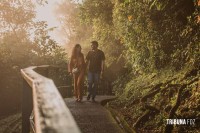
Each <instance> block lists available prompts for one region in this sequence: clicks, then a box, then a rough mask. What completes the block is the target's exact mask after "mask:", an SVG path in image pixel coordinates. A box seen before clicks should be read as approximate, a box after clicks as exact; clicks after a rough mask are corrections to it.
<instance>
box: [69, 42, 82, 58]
mask: <svg viewBox="0 0 200 133" xmlns="http://www.w3.org/2000/svg"><path fill="white" fill-rule="evenodd" d="M78 47H80V48H81V45H80V44H76V45H75V46H74V48H73V50H72V55H71V59H74V58H77V56H79V55H80V54H81V52H80V53H79V54H77V52H76V49H77V48H78Z"/></svg>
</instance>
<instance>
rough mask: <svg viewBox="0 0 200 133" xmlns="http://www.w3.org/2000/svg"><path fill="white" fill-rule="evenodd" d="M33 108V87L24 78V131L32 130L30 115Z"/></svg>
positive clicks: (26, 132)
mask: <svg viewBox="0 0 200 133" xmlns="http://www.w3.org/2000/svg"><path fill="white" fill-rule="evenodd" d="M32 110H33V98H32V89H31V87H30V86H29V85H28V83H27V82H26V81H25V80H24V79H23V90H22V133H29V132H30V116H31V112H32Z"/></svg>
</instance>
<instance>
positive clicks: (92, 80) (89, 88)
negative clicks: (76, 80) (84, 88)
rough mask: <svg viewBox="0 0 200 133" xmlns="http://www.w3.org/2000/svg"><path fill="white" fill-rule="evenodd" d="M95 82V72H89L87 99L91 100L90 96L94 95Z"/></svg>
mask: <svg viewBox="0 0 200 133" xmlns="http://www.w3.org/2000/svg"><path fill="white" fill-rule="evenodd" d="M93 82H94V78H93V73H91V72H88V97H87V100H90V96H91V95H92V89H93V88H92V85H93Z"/></svg>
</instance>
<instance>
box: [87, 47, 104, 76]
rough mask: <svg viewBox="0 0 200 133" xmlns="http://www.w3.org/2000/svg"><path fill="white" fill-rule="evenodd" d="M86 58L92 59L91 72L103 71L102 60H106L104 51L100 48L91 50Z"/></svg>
mask: <svg viewBox="0 0 200 133" xmlns="http://www.w3.org/2000/svg"><path fill="white" fill-rule="evenodd" d="M86 60H88V61H90V63H89V71H90V72H95V73H96V72H101V62H102V61H103V60H105V55H104V52H103V51H101V50H99V49H97V50H96V51H89V52H88V54H87V56H86Z"/></svg>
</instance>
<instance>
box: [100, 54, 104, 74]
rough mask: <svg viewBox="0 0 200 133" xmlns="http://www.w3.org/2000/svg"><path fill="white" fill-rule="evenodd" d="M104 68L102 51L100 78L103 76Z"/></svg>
mask: <svg viewBox="0 0 200 133" xmlns="http://www.w3.org/2000/svg"><path fill="white" fill-rule="evenodd" d="M104 69H105V54H104V52H102V61H101V75H100V76H101V78H103V73H104Z"/></svg>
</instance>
